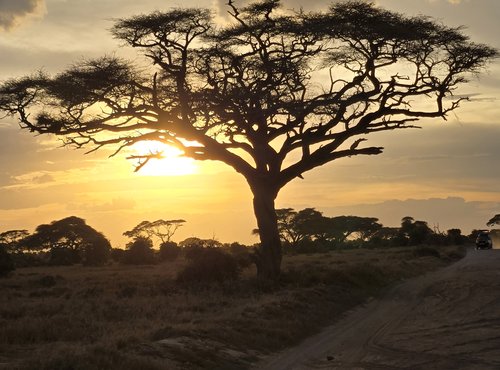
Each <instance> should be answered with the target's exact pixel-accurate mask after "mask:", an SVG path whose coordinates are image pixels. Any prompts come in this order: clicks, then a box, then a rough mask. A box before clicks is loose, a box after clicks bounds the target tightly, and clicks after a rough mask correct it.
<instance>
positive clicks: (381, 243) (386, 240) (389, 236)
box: [368, 226, 406, 247]
mask: <svg viewBox="0 0 500 370" xmlns="http://www.w3.org/2000/svg"><path fill="white" fill-rule="evenodd" d="M401 235H402V234H401V230H400V228H399V227H386V226H383V227H381V228H380V229H379V230H377V231H376V232H375V234H373V235H372V237H371V238H370V240H369V243H368V245H369V246H374V247H389V246H398V245H401V243H400V238H401ZM403 245H406V239H404V244H403Z"/></svg>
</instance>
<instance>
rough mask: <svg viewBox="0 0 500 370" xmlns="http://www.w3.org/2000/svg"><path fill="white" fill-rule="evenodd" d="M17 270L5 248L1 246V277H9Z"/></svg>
mask: <svg viewBox="0 0 500 370" xmlns="http://www.w3.org/2000/svg"><path fill="white" fill-rule="evenodd" d="M14 270H15V266H14V262H13V261H12V258H11V257H10V255H9V253H7V251H6V250H5V248H4V247H2V246H0V277H5V276H8V275H9V274H10V273H11V272H12V271H14Z"/></svg>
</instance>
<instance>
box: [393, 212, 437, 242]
mask: <svg viewBox="0 0 500 370" xmlns="http://www.w3.org/2000/svg"><path fill="white" fill-rule="evenodd" d="M400 233H401V234H400V236H399V239H400V240H401V242H403V240H406V243H407V244H408V245H419V244H424V243H426V242H428V240H429V237H430V236H431V235H432V234H433V233H434V232H433V231H432V229H431V228H430V227H429V226H428V225H427V222H425V221H418V220H417V221H415V220H414V219H413V217H409V216H407V217H403V218H402V219H401V229H400Z"/></svg>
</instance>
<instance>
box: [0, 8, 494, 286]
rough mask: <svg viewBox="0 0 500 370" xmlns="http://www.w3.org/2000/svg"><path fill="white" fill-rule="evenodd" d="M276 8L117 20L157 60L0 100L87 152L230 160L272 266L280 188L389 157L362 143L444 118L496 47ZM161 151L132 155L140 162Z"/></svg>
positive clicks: (383, 23) (24, 81) (5, 92)
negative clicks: (143, 148)
mask: <svg viewBox="0 0 500 370" xmlns="http://www.w3.org/2000/svg"><path fill="white" fill-rule="evenodd" d="M279 8H280V0H262V1H258V2H254V3H252V4H250V5H248V6H246V7H243V8H238V7H237V6H235V5H234V3H233V1H232V0H229V1H228V12H229V15H230V22H229V23H228V24H225V25H216V24H215V23H214V20H213V18H212V14H211V12H210V11H209V10H206V9H200V8H186V9H174V10H171V11H167V12H154V13H152V14H149V15H139V16H135V17H131V18H127V19H122V20H119V21H117V22H116V24H115V25H114V27H113V28H112V33H113V35H114V37H116V38H117V39H119V40H121V41H124V42H125V43H126V44H128V45H129V46H131V47H133V48H136V49H138V50H140V51H141V52H142V53H143V54H144V55H145V56H146V59H147V60H148V61H149V62H150V63H151V65H150V67H149V68H145V66H144V65H142V64H141V65H138V64H140V62H136V64H137V65H134V64H133V63H132V62H127V61H124V60H121V59H119V58H116V57H103V58H100V59H95V60H86V61H83V62H81V63H78V64H75V65H74V66H72V67H70V68H69V69H67V70H66V71H64V72H62V73H60V74H58V75H56V76H54V77H49V76H46V75H45V74H43V73H38V74H36V75H33V76H28V77H24V78H20V79H15V80H10V81H7V82H5V83H4V84H3V85H2V87H1V88H0V107H1V108H2V109H3V110H5V111H7V112H8V113H11V114H17V115H18V117H19V118H20V122H21V126H22V127H25V128H27V129H29V130H31V131H33V132H36V133H38V134H45V133H48V134H56V135H60V136H62V137H64V138H65V142H66V144H68V145H74V146H76V147H89V151H94V150H97V149H99V148H101V147H103V146H107V145H113V146H115V148H116V152H115V154H116V153H118V152H120V151H121V150H122V149H123V148H125V147H127V146H130V145H133V144H135V143H137V142H139V141H144V140H155V141H159V142H162V143H165V144H168V145H172V146H174V147H177V148H180V149H181V150H182V151H183V152H184V154H185V155H186V156H188V157H191V158H194V159H198V160H216V161H221V162H223V163H226V164H227V165H229V166H231V167H232V168H233V169H234V170H235V171H237V172H238V173H240V174H241V175H243V176H244V177H245V179H246V181H247V182H248V184H249V186H250V189H251V191H252V193H253V205H254V213H255V216H256V219H257V227H258V230H259V234H260V240H261V243H260V249H259V251H258V256H259V258H258V261H257V262H258V263H257V269H258V274H259V275H260V276H261V277H267V278H273V277H276V276H277V275H278V274H279V272H280V265H281V245H280V237H279V232H278V225H277V220H276V213H275V206H274V202H275V199H276V197H277V195H278V193H279V191H280V189H282V188H283V187H284V186H285V185H286V184H287V183H289V182H290V181H292V180H293V179H295V178H297V177H299V178H301V177H302V175H303V174H304V173H305V172H307V171H309V170H311V169H313V168H315V167H318V166H321V165H324V164H326V163H328V162H331V161H333V160H336V159H339V158H344V157H350V156H354V155H376V154H380V153H381V152H382V149H383V148H381V147H377V146H363V145H362V143H363V142H365V141H366V138H365V135H367V134H370V133H374V132H380V131H388V130H395V129H403V128H408V127H416V126H415V125H414V122H415V121H417V120H418V119H419V118H422V117H425V118H432V117H441V118H446V116H447V114H448V113H449V112H451V111H453V110H454V109H456V108H458V106H459V103H460V101H461V100H462V99H463V98H460V97H454V96H453V92H454V91H455V90H456V89H457V87H458V86H459V85H461V84H463V83H465V82H467V79H468V76H469V75H470V74H471V73H476V72H479V71H481V69H482V68H483V67H484V66H485V65H486V64H487V62H489V61H490V60H491V59H492V58H494V57H496V56H497V51H496V50H495V49H493V48H491V47H488V46H486V45H483V44H477V43H473V42H471V41H470V40H469V39H468V37H467V36H465V35H464V34H463V33H462V31H461V29H460V28H450V27H446V26H444V25H441V24H439V23H438V22H435V21H433V20H431V19H429V18H428V17H423V16H418V17H407V16H404V15H401V14H398V13H394V12H391V11H388V10H384V9H381V8H379V7H376V6H375V5H373V4H371V3H366V2H364V1H345V2H339V3H335V4H333V5H331V6H330V8H329V9H328V11H326V12H316V13H305V12H302V11H300V12H293V11H286V10H282V9H281V10H280V9H279ZM160 156H161V153H149V154H146V155H141V156H133V158H134V159H137V160H138V163H137V169H140V168H141V167H142V166H144V165H145V164H146V163H147V162H148V161H149V160H150V159H153V158H158V157H160Z"/></svg>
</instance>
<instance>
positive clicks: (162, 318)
mask: <svg viewBox="0 0 500 370" xmlns="http://www.w3.org/2000/svg"><path fill="white" fill-rule="evenodd" d="M436 251H438V252H439V257H437V253H435V252H436ZM463 255H464V248H459V247H438V248H435V249H434V248H427V249H414V248H391V249H372V250H368V249H358V250H344V251H335V252H329V253H323V254H311V255H295V256H285V258H284V262H283V264H284V273H283V275H282V277H281V279H280V280H279V281H278V282H274V283H269V282H268V283H265V282H262V281H257V280H256V279H255V278H253V276H255V271H254V270H253V268H249V269H248V270H246V271H244V272H243V276H242V277H241V279H239V280H237V281H233V282H230V283H229V282H228V283H226V284H213V285H208V284H207V285H190V286H187V285H180V284H178V283H176V282H175V276H176V273H177V272H178V271H179V269H180V268H182V266H183V264H184V263H185V262H184V260H182V259H180V260H178V261H176V262H171V263H163V264H158V265H151V266H123V265H110V266H106V267H101V268H89V267H82V266H70V267H37V268H21V269H18V270H17V271H16V272H15V273H14V274H13V275H12V276H11V277H10V278H7V279H2V280H0V293H1V297H2V299H1V300H0V369H51V370H58V369H78V370H80V369H125V368H126V369H145V370H147V369H245V368H248V367H249V366H251V364H252V363H254V362H255V361H257V360H258V359H260V358H262V357H264V356H266V355H268V354H270V353H272V352H274V351H278V350H280V349H283V348H285V347H287V346H290V345H293V344H296V343H298V342H299V341H300V340H301V339H303V338H305V337H306V336H308V335H311V334H313V333H315V332H317V331H318V330H320V329H321V327H323V326H325V325H326V324H329V323H332V322H333V321H335V320H336V319H338V318H339V317H340V316H341V315H342V314H343V313H344V312H346V311H347V310H349V309H350V308H352V307H353V306H355V305H357V304H360V303H362V302H364V301H366V300H367V299H369V298H370V297H372V296H375V295H377V294H379V293H380V292H381V291H382V290H383V289H384V288H386V287H387V286H389V285H393V284H395V283H397V282H398V281H400V280H402V279H405V278H408V277H411V276H415V275H418V274H422V273H424V272H426V271H430V270H434V269H436V268H439V267H442V266H444V265H446V264H449V263H450V262H452V261H454V260H456V259H458V258H460V257H461V256H463Z"/></svg>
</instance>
